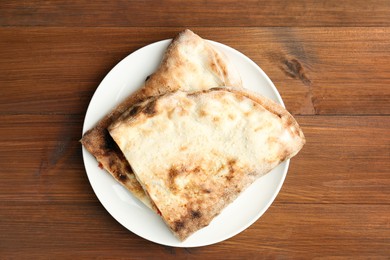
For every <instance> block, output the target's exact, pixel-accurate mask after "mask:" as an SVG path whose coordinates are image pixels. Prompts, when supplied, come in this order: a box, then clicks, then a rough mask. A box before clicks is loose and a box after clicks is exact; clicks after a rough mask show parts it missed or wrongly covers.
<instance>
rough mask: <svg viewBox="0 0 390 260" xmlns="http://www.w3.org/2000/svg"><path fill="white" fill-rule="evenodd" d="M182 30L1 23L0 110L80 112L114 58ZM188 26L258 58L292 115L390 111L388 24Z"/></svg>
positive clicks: (83, 109)
mask: <svg viewBox="0 0 390 260" xmlns="http://www.w3.org/2000/svg"><path fill="white" fill-rule="evenodd" d="M181 29H182V28H143V29H141V28H36V27H33V28H0V39H2V41H0V49H7V51H3V52H0V70H1V71H2V73H1V74H0V85H1V86H2V93H3V95H1V96H0V111H1V112H2V113H11V114H12V113H17V114H18V113H46V114H49V113H62V114H64V113H67V111H72V113H77V114H84V113H85V111H86V108H87V105H88V102H89V100H90V98H91V96H92V94H93V92H94V91H95V90H96V88H97V86H98V85H99V83H100V81H101V80H102V79H103V78H104V76H105V75H106V74H107V73H108V71H109V70H110V69H111V68H112V67H113V66H114V65H115V64H116V63H118V62H119V61H120V60H121V59H123V58H124V57H126V56H127V55H128V54H129V53H131V52H133V51H135V50H136V49H138V48H141V47H142V46H144V45H146V44H149V43H152V42H154V41H158V40H161V39H167V38H171V37H173V36H174V35H175V34H176V33H177V32H179V31H180V30H181ZM194 31H195V32H197V33H199V34H200V35H201V36H203V37H205V38H209V39H213V40H215V41H219V42H222V43H225V44H227V45H229V46H232V47H233V48H236V49H237V50H239V51H241V52H242V53H244V54H245V55H247V56H248V57H250V58H251V59H252V60H253V61H254V62H256V63H257V64H258V65H259V66H260V67H261V68H262V69H263V70H264V71H265V72H266V73H267V75H268V76H269V77H270V78H271V79H272V81H273V82H274V83H275V85H276V86H277V88H278V90H279V91H280V93H281V95H282V97H283V99H284V101H285V103H286V106H287V108H288V109H289V111H291V112H292V113H293V114H299V115H313V114H320V115H323V114H338V115H344V114H347V115H348V114H358V115H364V114H368V115H370V114H378V115H379V114H387V115H388V114H390V88H389V87H388V86H389V85H390V78H389V71H390V63H389V60H390V29H389V28H387V27H386V28H292V29H291V28H224V29H223V30H220V29H219V28H215V27H213V28H194ZM227 32H229V33H227ZM136 87H137V86H136ZM37 96H39V99H37V98H36V97H37ZM59 96H61V100H62V102H60V103H59V102H57V100H56V99H57V98H58V97H59ZM9 97H12V98H9Z"/></svg>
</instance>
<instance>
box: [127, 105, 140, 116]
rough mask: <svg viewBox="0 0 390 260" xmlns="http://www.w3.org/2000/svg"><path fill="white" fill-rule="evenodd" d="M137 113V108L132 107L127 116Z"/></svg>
mask: <svg viewBox="0 0 390 260" xmlns="http://www.w3.org/2000/svg"><path fill="white" fill-rule="evenodd" d="M138 111H139V106H133V107H132V108H131V110H130V112H129V116H134V115H135V114H137V112H138Z"/></svg>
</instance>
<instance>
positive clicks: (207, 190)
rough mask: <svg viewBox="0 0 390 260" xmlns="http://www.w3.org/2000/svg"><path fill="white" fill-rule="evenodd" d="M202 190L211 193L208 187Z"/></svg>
mask: <svg viewBox="0 0 390 260" xmlns="http://www.w3.org/2000/svg"><path fill="white" fill-rule="evenodd" d="M202 191H203V193H211V190H210V189H203V190H202Z"/></svg>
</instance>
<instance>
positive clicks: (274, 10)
mask: <svg viewBox="0 0 390 260" xmlns="http://www.w3.org/2000/svg"><path fill="white" fill-rule="evenodd" d="M389 26H390V1H360V0H359V1H298V2H294V1H242V2H240V1H196V2H195V1H190V2H188V1H115V2H100V1H1V3H0V122H1V124H0V144H1V145H0V169H1V180H0V230H1V232H0V255H1V257H0V258H3V257H5V258H8V257H15V258H28V259H33V258H51V259H52V258H53V257H61V258H70V257H85V258H95V257H101V258H130V259H141V258H157V257H182V258H207V257H209V258H214V259H217V258H219V259H228V258H242V259H244V258H258V259H262V258H272V259H274V258H292V259H296V258H300V259H302V258H305V259H307V258H309V259H310V258H321V257H334V258H337V257H341V258H344V257H347V258H358V259H365V258H379V259H380V258H383V259H388V257H389V256H390V27H389ZM184 28H190V29H192V30H193V31H195V32H196V33H198V34H199V35H201V36H202V37H204V38H208V39H212V40H215V41H218V42H222V43H224V44H227V45H229V46H231V47H233V48H235V49H237V50H239V51H241V52H242V53H244V54H245V55H247V56H248V57H250V58H251V59H252V60H253V61H255V62H256V63H257V64H258V65H259V66H260V67H261V68H262V69H263V70H264V71H265V72H266V73H267V75H268V76H269V77H270V78H271V79H272V81H273V82H274V83H275V85H276V86H277V88H278V90H279V92H280V93H281V95H282V98H283V99H284V101H285V104H286V107H287V109H288V110H289V111H290V112H291V113H292V114H293V115H294V116H295V117H296V118H297V120H298V122H299V123H300V124H301V126H302V128H303V131H304V133H305V135H306V138H307V144H306V145H305V147H304V149H303V150H302V151H301V152H300V153H299V155H298V156H296V157H295V158H294V159H293V160H292V161H291V164H290V169H289V173H288V176H287V179H286V181H285V183H284V185H283V187H282V190H281V192H280V193H279V195H278V197H277V198H276V200H275V202H274V203H273V204H272V206H271V207H270V208H269V210H268V211H267V212H266V213H265V214H264V215H263V216H262V217H261V218H260V219H259V220H258V221H256V222H255V223H254V224H253V225H252V226H251V227H249V228H248V229H246V230H245V231H243V232H242V233H240V234H238V235H237V236H235V237H233V238H231V239H229V240H226V241H224V242H221V243H218V244H215V245H211V246H206V247H200V248H171V247H167V246H161V245H157V244H154V243H151V242H149V241H146V240H144V239H142V238H140V237H138V236H136V235H134V234H133V233H131V232H130V231H128V230H127V229H125V228H124V227H122V226H121V225H120V224H119V223H117V222H116V221H115V220H114V219H113V218H112V217H111V216H110V215H109V214H108V213H107V211H106V210H105V209H104V208H103V206H102V205H101V204H100V202H99V201H98V199H97V198H96V196H95V194H94V193H93V190H92V188H91V186H90V184H89V182H88V179H87V176H86V173H85V169H84V166H83V160H82V155H81V146H80V144H79V142H78V140H79V139H80V137H81V129H82V124H83V120H84V116H85V112H86V109H87V107H88V103H89V101H90V99H91V97H92V95H93V93H94V91H95V90H96V87H97V86H98V84H99V83H100V81H101V80H102V79H103V78H104V76H105V75H106V74H107V73H108V71H109V70H110V69H111V68H112V67H113V66H114V65H115V64H117V63H118V62H119V61H120V60H121V59H123V58H124V57H125V56H126V55H128V54H129V53H131V52H133V51H135V50H136V49H138V48H141V47H142V46H144V45H146V44H149V43H152V42H154V41H158V40H162V39H167V38H171V37H173V36H175V35H176V34H177V33H178V32H179V31H180V30H182V29H184Z"/></svg>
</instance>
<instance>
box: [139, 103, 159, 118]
mask: <svg viewBox="0 0 390 260" xmlns="http://www.w3.org/2000/svg"><path fill="white" fill-rule="evenodd" d="M142 112H143V113H144V114H146V115H149V116H153V115H154V114H156V100H151V101H150V102H149V103H148V104H147V105H146V106H145V108H144V109H143V111H142Z"/></svg>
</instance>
